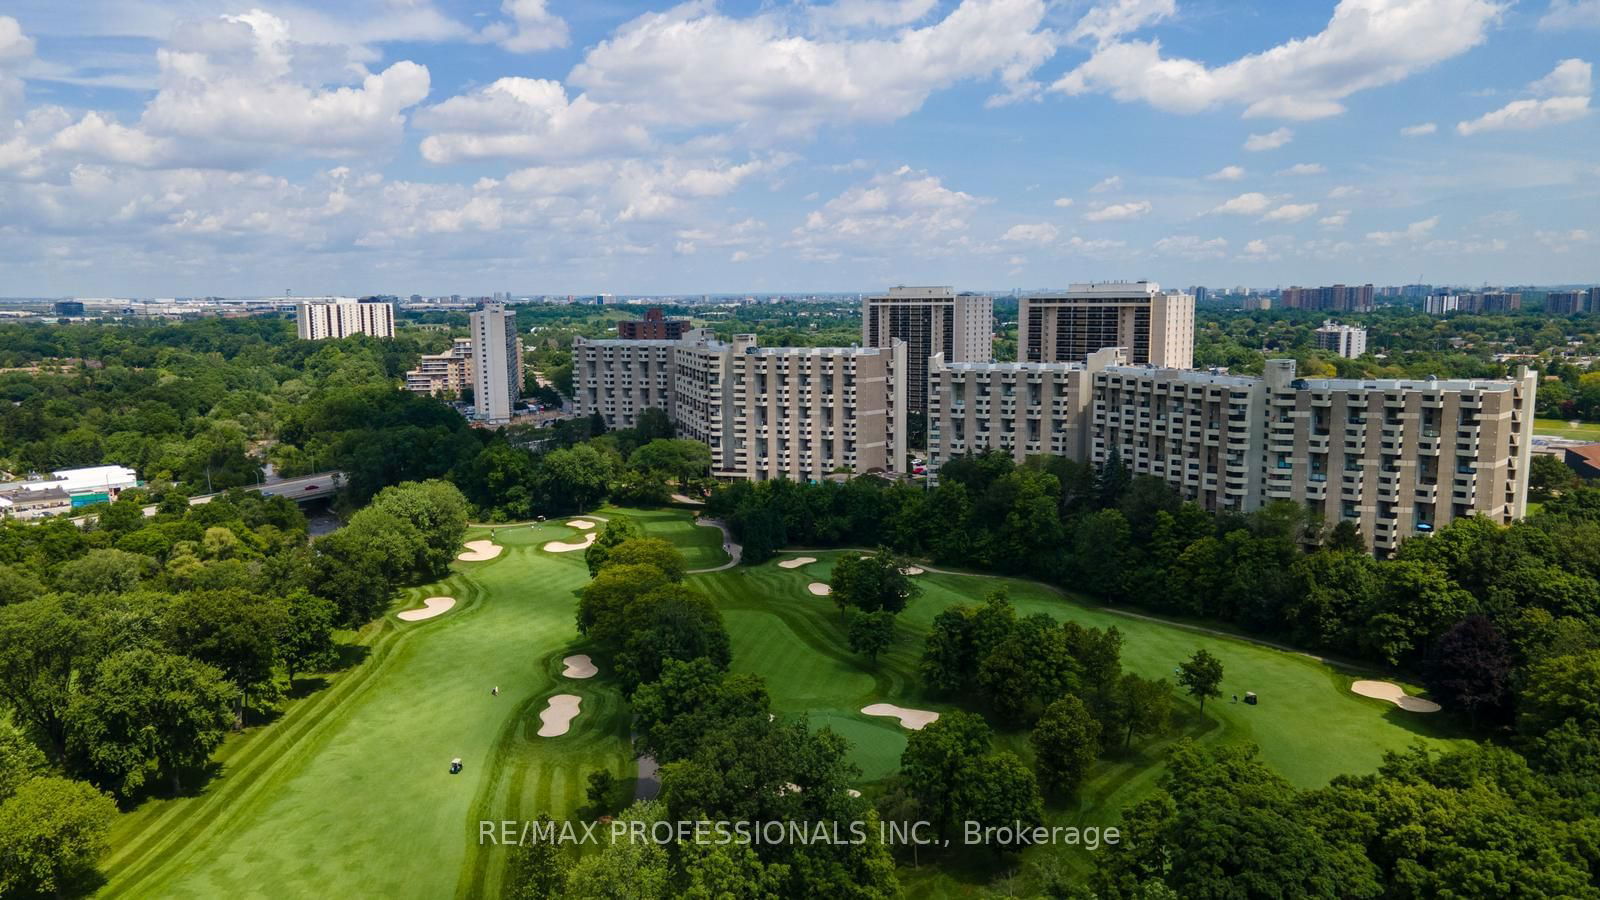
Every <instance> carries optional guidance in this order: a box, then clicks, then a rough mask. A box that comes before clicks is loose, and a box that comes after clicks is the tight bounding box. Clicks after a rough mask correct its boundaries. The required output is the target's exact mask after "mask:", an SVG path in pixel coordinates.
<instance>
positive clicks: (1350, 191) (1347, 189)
mask: <svg viewBox="0 0 1600 900" xmlns="http://www.w3.org/2000/svg"><path fill="white" fill-rule="evenodd" d="M1359 193H1361V189H1360V188H1358V187H1353V186H1351V185H1348V184H1341V185H1339V186H1338V187H1336V188H1334V189H1333V190H1331V191H1329V192H1328V199H1329V200H1338V199H1339V198H1341V197H1353V196H1355V195H1356V194H1359Z"/></svg>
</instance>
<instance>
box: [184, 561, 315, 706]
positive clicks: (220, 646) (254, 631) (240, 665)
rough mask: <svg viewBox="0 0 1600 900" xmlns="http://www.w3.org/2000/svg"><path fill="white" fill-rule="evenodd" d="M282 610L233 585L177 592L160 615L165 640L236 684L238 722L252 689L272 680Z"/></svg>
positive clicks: (285, 613) (282, 624)
mask: <svg viewBox="0 0 1600 900" xmlns="http://www.w3.org/2000/svg"><path fill="white" fill-rule="evenodd" d="M287 616H288V610H287V609H286V608H285V607H284V606H283V605H282V604H281V603H277V602H274V601H272V600H271V599H269V598H266V597H261V596H257V595H253V594H247V593H245V592H243V591H239V590H227V591H191V592H189V593H187V594H181V595H179V596H178V598H177V599H176V600H175V601H174V602H173V604H172V607H171V608H170V610H169V611H168V613H167V615H166V616H165V620H166V626H167V627H166V643H167V646H168V647H171V648H173V649H174V650H181V651H182V652H183V653H184V654H185V655H187V656H190V657H192V658H194V659H197V660H199V661H201V662H205V663H210V664H211V665H213V666H215V667H216V668H217V669H219V670H221V672H222V673H223V676H224V677H225V678H227V680H228V681H229V682H230V683H231V684H232V685H233V686H234V687H235V688H237V689H238V697H239V716H240V723H241V724H242V723H243V717H244V708H245V704H246V702H247V700H248V697H249V695H250V694H251V693H252V692H255V691H260V690H263V689H264V688H265V687H267V686H269V685H270V684H271V682H272V676H273V669H274V667H275V666H276V665H277V662H278V637H279V636H280V635H281V634H283V633H284V630H285V627H286V625H285V620H286V619H287Z"/></svg>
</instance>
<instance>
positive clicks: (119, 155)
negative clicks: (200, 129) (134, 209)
mask: <svg viewBox="0 0 1600 900" xmlns="http://www.w3.org/2000/svg"><path fill="white" fill-rule="evenodd" d="M50 146H51V149H53V150H57V151H60V152H63V153H67V154H71V155H75V156H83V157H87V158H89V159H95V160H104V161H106V162H114V163H123V164H126V165H131V166H154V165H158V164H159V163H161V162H162V161H163V160H165V159H167V158H169V157H170V156H171V153H172V143H171V142H170V141H168V140H165V139H161V138H153V137H151V136H150V135H148V134H145V133H144V132H142V131H140V130H138V129H136V128H127V127H125V126H122V125H119V124H117V123H116V122H113V121H110V120H107V119H104V118H102V117H101V116H100V114H99V113H97V112H89V113H86V114H85V115H84V117H83V119H82V120H80V121H78V122H77V123H75V124H72V125H69V126H67V127H66V128H63V129H62V130H61V131H59V132H58V133H57V134H56V136H55V138H54V139H53V140H52V141H51V142H50Z"/></svg>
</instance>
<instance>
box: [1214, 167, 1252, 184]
mask: <svg viewBox="0 0 1600 900" xmlns="http://www.w3.org/2000/svg"><path fill="white" fill-rule="evenodd" d="M1242 178H1244V167H1243V166H1223V167H1222V168H1220V169H1218V170H1217V171H1215V172H1212V173H1211V174H1210V175H1207V176H1206V180H1207V181H1239V180H1240V179H1242Z"/></svg>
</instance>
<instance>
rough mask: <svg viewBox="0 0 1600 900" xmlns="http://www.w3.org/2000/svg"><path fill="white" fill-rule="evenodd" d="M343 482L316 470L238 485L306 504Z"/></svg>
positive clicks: (86, 521) (151, 510)
mask: <svg viewBox="0 0 1600 900" xmlns="http://www.w3.org/2000/svg"><path fill="white" fill-rule="evenodd" d="M343 484H344V473H343V472H318V473H316V474H315V475H302V476H301V477H299V478H286V479H284V480H283V481H276V482H273V483H272V484H252V485H247V486H245V487H243V488H241V490H246V491H254V492H256V493H258V494H260V495H261V496H263V497H288V498H289V499H290V500H293V501H294V502H296V503H309V502H311V501H312V500H321V499H322V498H324V497H332V496H333V495H334V494H337V493H338V492H339V488H340V487H341V486H342V485H343ZM221 496H222V492H218V493H215V494H201V495H199V496H197V497H190V498H189V505H190V506H204V505H205V504H207V503H210V502H211V501H212V500H214V499H216V498H217V497H221ZM144 514H145V517H146V518H149V517H151V516H154V515H155V514H156V507H155V506H153V505H152V506H146V507H145V508H144ZM97 518H98V517H97V516H75V517H73V518H71V519H68V520H67V521H69V522H71V523H72V524H74V525H77V526H78V527H79V528H83V527H85V526H87V525H92V524H94V522H95V520H96V519H97Z"/></svg>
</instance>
